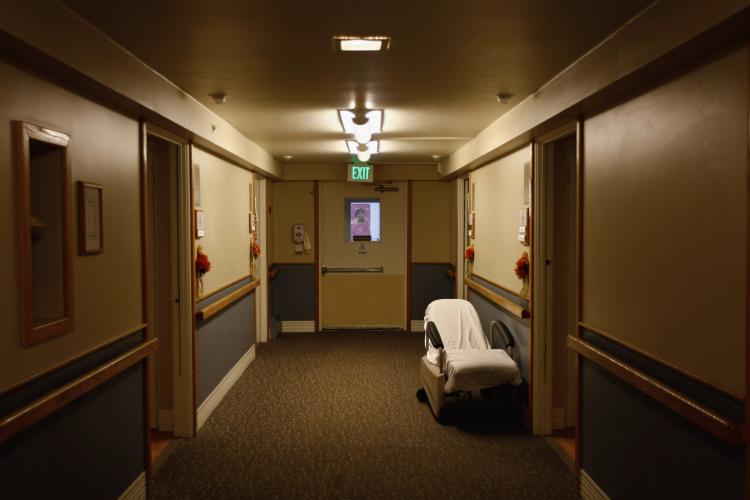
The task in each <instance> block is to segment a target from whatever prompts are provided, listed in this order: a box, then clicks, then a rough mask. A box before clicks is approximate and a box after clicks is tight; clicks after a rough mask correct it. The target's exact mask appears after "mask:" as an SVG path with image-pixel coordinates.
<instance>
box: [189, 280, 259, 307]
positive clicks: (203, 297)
mask: <svg viewBox="0 0 750 500" xmlns="http://www.w3.org/2000/svg"><path fill="white" fill-rule="evenodd" d="M251 277H252V276H251V275H249V274H247V275H245V276H242V277H241V278H237V279H236V280H232V281H230V282H229V283H227V284H226V285H222V286H220V287H219V288H216V289H214V290H211V291H210V292H208V293H205V294H203V295H201V296H200V297H198V298H197V299H195V302H201V301H204V300H206V299H208V298H210V297H212V296H214V295H216V294H217V293H221V292H223V291H224V290H226V289H227V288H229V287H232V286H234V285H236V284H237V283H239V282H240V281H245V280H246V279H250V278H251Z"/></svg>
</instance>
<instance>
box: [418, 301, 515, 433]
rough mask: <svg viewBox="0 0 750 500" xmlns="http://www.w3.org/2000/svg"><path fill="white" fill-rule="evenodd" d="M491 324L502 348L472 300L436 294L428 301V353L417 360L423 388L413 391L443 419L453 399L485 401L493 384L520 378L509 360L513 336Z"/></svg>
mask: <svg viewBox="0 0 750 500" xmlns="http://www.w3.org/2000/svg"><path fill="white" fill-rule="evenodd" d="M495 328H497V329H498V331H499V332H500V335H501V337H503V343H504V346H503V348H501V349H493V347H492V340H491V338H492V337H490V338H489V339H488V338H487V336H485V334H484V331H483V330H482V324H481V323H480V321H479V316H478V315H477V311H476V309H474V306H473V305H472V304H471V303H470V302H468V301H466V300H460V299H440V300H436V301H434V302H432V303H430V305H429V306H427V310H426V311H425V347H426V348H427V353H426V354H425V355H424V356H423V357H422V361H421V363H420V369H419V375H420V379H421V382H422V387H423V388H422V389H420V390H419V391H417V398H418V399H419V400H420V401H422V402H428V403H429V405H430V408H431V409H432V413H433V414H434V415H435V418H436V419H438V421H442V419H441V417H442V416H443V410H444V409H445V408H446V406H447V405H450V404H451V403H460V404H465V403H467V402H478V401H482V402H485V403H486V402H488V400H490V399H491V394H492V393H493V392H495V391H492V390H490V389H491V388H497V387H499V386H504V385H508V384H509V385H510V386H518V385H520V384H521V383H522V379H521V374H520V371H519V369H518V365H517V364H516V362H515V361H514V360H513V348H514V346H515V342H514V340H513V337H512V335H511V334H510V331H509V330H508V328H507V327H506V326H505V324H503V323H502V322H501V321H493V323H492V329H495ZM490 335H492V331H491V332H490ZM490 406H491V405H490Z"/></svg>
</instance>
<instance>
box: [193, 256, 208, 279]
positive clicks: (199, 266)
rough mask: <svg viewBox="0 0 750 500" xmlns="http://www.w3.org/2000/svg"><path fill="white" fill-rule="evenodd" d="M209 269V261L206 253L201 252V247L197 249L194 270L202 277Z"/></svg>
mask: <svg viewBox="0 0 750 500" xmlns="http://www.w3.org/2000/svg"><path fill="white" fill-rule="evenodd" d="M210 270H211V261H210V260H208V255H206V254H205V253H203V251H202V250H201V249H198V255H197V256H196V257H195V271H196V272H197V273H198V276H199V277H201V278H202V277H203V275H204V274H206V273H207V272H209V271H210Z"/></svg>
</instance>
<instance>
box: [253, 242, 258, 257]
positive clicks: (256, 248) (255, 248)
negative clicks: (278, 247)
mask: <svg viewBox="0 0 750 500" xmlns="http://www.w3.org/2000/svg"><path fill="white" fill-rule="evenodd" d="M259 255H260V245H258V244H257V243H253V257H258V256H259Z"/></svg>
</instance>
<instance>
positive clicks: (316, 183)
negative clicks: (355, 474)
mask: <svg viewBox="0 0 750 500" xmlns="http://www.w3.org/2000/svg"><path fill="white" fill-rule="evenodd" d="M313 191H314V203H315V228H314V229H313V231H314V232H313V237H314V238H315V243H314V245H315V250H314V252H315V264H314V265H315V279H314V285H313V286H314V287H315V331H316V332H319V331H320V182H319V181H313Z"/></svg>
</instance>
